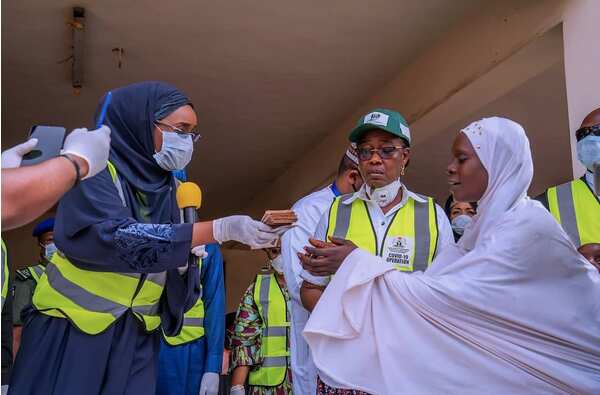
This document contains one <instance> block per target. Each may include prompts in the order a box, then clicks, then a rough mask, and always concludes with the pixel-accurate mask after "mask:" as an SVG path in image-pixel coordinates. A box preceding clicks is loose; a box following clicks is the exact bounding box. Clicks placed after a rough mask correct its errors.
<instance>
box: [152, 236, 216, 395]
mask: <svg viewBox="0 0 600 395" xmlns="http://www.w3.org/2000/svg"><path fill="white" fill-rule="evenodd" d="M205 252H206V254H205V255H206V256H205V257H204V258H203V259H202V260H201V267H200V285H201V289H202V291H201V292H200V295H201V296H200V297H199V298H198V301H197V302H196V303H195V304H194V306H193V307H192V308H191V309H190V310H189V311H187V312H186V313H185V316H184V321H183V328H182V330H181V333H180V334H179V335H177V336H163V337H162V342H161V346H160V355H159V359H158V361H159V366H158V382H157V387H156V394H157V395H198V394H200V395H217V393H218V386H217V387H214V386H209V385H208V384H207V382H208V381H213V382H216V383H218V382H219V373H220V372H221V365H222V363H223V342H224V338H225V322H224V318H223V317H224V314H225V289H224V286H223V256H222V255H221V250H220V248H219V246H218V244H214V243H213V244H209V245H207V246H206V247H205ZM202 382H204V386H202V385H201V384H202Z"/></svg>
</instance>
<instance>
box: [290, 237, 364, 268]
mask: <svg viewBox="0 0 600 395" xmlns="http://www.w3.org/2000/svg"><path fill="white" fill-rule="evenodd" d="M329 240H331V243H326V242H323V241H320V240H315V239H309V240H308V241H309V242H310V244H312V246H313V247H308V246H307V247H304V250H305V251H306V252H307V254H301V253H298V258H299V259H300V262H302V266H303V267H304V269H305V270H307V271H308V272H309V273H311V274H313V275H315V276H328V275H331V274H333V273H335V272H336V271H337V270H338V268H339V267H340V265H341V264H342V262H343V261H344V259H346V257H347V256H348V255H350V253H351V252H352V251H354V249H355V248H357V247H356V245H355V244H354V243H353V242H351V241H350V240H345V239H339V238H337V237H329Z"/></svg>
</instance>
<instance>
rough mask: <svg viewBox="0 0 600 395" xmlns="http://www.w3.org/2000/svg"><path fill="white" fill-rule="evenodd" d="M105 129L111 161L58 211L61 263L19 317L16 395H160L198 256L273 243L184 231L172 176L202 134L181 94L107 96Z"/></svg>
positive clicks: (213, 230)
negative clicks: (221, 246)
mask: <svg viewBox="0 0 600 395" xmlns="http://www.w3.org/2000/svg"><path fill="white" fill-rule="evenodd" d="M102 102H104V99H102ZM98 113H99V112H98ZM98 113H97V114H98ZM105 123H106V124H107V125H108V126H109V127H110V129H111V130H112V141H111V149H110V161H109V162H108V166H107V169H106V171H102V172H100V173H99V174H98V175H97V176H96V177H93V178H90V179H88V180H85V181H84V182H81V183H79V184H78V185H77V186H76V187H75V188H73V189H71V190H70V191H69V192H68V193H67V194H66V195H65V196H63V198H62V199H61V201H60V203H59V206H58V210H57V213H56V224H55V228H54V240H55V243H56V245H57V247H58V249H59V250H60V251H61V254H54V255H53V256H52V259H51V262H50V263H48V265H47V266H46V271H45V273H44V275H42V277H41V279H40V281H39V282H38V285H37V287H36V289H35V293H34V295H33V300H32V302H33V303H32V308H31V309H26V310H25V311H24V313H23V323H24V327H23V335H22V337H21V347H20V350H19V354H18V355H17V358H16V361H15V366H14V369H13V374H12V376H11V386H10V389H9V394H27V395H30V394H61V395H71V394H73V395H80V394H140V393H144V394H146V393H147V394H154V393H155V390H156V381H157V379H156V374H157V367H158V355H159V348H160V336H161V331H160V329H162V331H163V332H164V333H165V334H166V335H168V336H176V335H178V334H179V332H180V330H181V327H182V324H183V320H184V312H186V311H188V310H189V309H190V308H191V307H192V306H193V305H194V304H195V303H196V302H197V301H198V295H199V292H200V286H199V278H200V273H199V268H198V265H194V264H191V265H188V261H189V260H188V258H189V257H190V253H191V252H192V251H193V249H194V248H195V247H197V246H200V245H206V244H209V243H214V242H218V243H223V242H225V241H229V240H236V241H238V242H241V243H244V244H247V245H250V246H251V247H254V248H264V247H268V246H272V245H273V244H274V243H275V241H276V240H277V239H278V234H277V230H276V229H273V228H271V227H269V226H267V225H265V224H263V223H261V222H259V221H255V220H253V219H251V218H250V217H247V216H242V215H239V216H235V215H234V216H229V217H224V218H219V219H215V220H212V221H201V222H196V223H193V224H191V223H182V218H181V215H180V209H179V208H178V206H177V202H176V196H175V195H176V186H177V185H176V181H175V178H174V177H173V175H172V173H171V172H172V171H174V170H181V169H184V168H185V167H186V165H187V164H188V163H189V162H190V161H191V159H192V154H193V151H194V142H196V141H197V140H198V138H199V134H198V132H197V131H196V126H197V124H198V118H197V115H196V112H195V111H194V108H193V106H192V104H191V102H190V100H189V99H188V98H187V96H185V94H183V93H182V92H181V91H179V90H178V89H176V88H175V87H173V86H172V85H169V84H166V83H163V82H158V81H149V82H141V83H137V84H132V85H129V86H125V87H122V88H118V89H115V90H112V101H111V102H110V105H109V106H108V108H107V110H106V118H105ZM32 372H35V373H34V374H32ZM32 377H35V379H32ZM206 384H207V386H209V387H212V386H217V387H218V380H217V382H216V383H215V382H210V383H206Z"/></svg>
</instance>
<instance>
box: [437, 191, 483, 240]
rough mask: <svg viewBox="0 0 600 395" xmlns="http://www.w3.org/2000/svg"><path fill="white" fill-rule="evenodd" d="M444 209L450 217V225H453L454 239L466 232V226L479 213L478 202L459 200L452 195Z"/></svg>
mask: <svg viewBox="0 0 600 395" xmlns="http://www.w3.org/2000/svg"><path fill="white" fill-rule="evenodd" d="M444 210H445V211H446V215H447V216H448V219H450V225H452V232H453V233H454V241H458V240H459V239H460V237H461V236H462V235H463V233H464V232H465V228H466V227H467V226H468V225H469V224H470V223H471V222H472V221H473V217H474V216H475V214H477V203H476V202H473V203H470V202H458V201H456V200H454V197H453V196H452V195H450V196H449V197H448V199H447V200H446V204H445V206H444Z"/></svg>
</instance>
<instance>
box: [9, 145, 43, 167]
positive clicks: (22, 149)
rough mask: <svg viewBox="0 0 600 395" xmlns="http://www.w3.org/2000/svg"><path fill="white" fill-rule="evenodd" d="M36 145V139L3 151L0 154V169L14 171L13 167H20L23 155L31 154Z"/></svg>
mask: <svg viewBox="0 0 600 395" xmlns="http://www.w3.org/2000/svg"><path fill="white" fill-rule="evenodd" d="M37 143H38V140H37V139H30V140H27V141H26V142H24V143H21V144H19V145H15V146H14V147H12V148H9V149H7V150H6V151H4V152H3V153H2V168H3V169H14V168H15V167H19V166H21V161H22V160H23V155H25V154H27V153H29V152H31V151H32V150H33V149H34V148H35V146H36V145H37Z"/></svg>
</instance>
